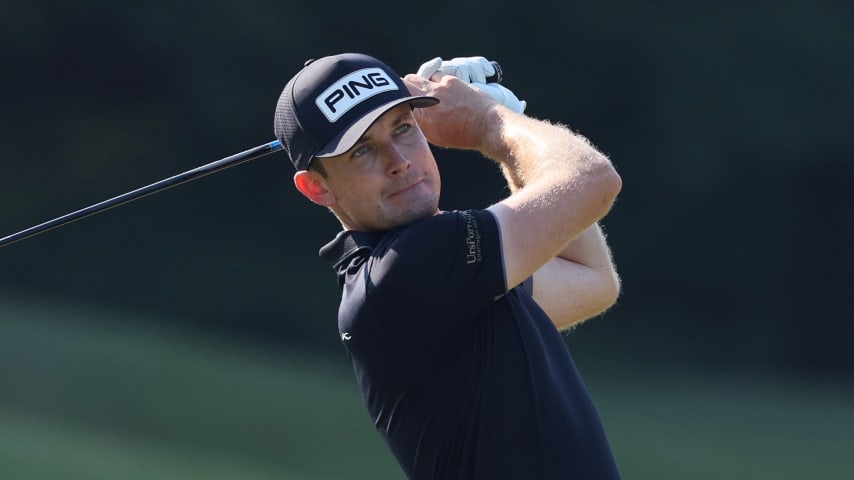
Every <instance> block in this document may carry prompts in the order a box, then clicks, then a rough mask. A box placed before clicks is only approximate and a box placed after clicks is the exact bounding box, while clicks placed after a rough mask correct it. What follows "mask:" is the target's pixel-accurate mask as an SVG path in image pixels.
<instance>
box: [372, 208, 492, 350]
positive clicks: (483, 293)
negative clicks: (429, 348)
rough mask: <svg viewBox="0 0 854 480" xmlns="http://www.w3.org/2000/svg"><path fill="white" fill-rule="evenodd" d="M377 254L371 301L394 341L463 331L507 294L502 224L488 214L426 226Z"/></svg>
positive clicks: (456, 216)
mask: <svg viewBox="0 0 854 480" xmlns="http://www.w3.org/2000/svg"><path fill="white" fill-rule="evenodd" d="M377 253H378V254H377ZM375 254H376V255H374V256H373V259H372V261H371V263H370V268H369V277H368V281H369V284H368V288H367V292H366V294H367V298H366V301H367V302H369V303H370V305H371V310H372V311H373V312H375V314H377V316H378V317H379V320H380V321H381V322H382V323H383V324H384V329H385V330H387V331H388V332H390V333H391V334H393V335H394V336H403V337H410V336H411V335H414V334H416V333H417V335H419V336H422V337H423V336H424V335H428V336H429V332H436V331H447V330H448V329H454V328H464V327H465V326H466V325H465V324H466V322H469V323H470V322H473V321H474V320H475V319H476V318H478V317H479V316H480V315H481V314H482V313H483V312H485V311H486V310H487V309H489V308H490V307H491V306H492V305H493V303H494V302H495V300H496V298H498V297H499V296H501V295H502V294H504V293H505V291H506V286H505V277H504V263H503V258H502V253H501V239H500V233H499V229H498V223H497V221H496V219H495V217H493V216H492V214H491V213H489V212H488V211H486V210H468V211H459V212H447V213H442V214H440V215H436V216H434V217H431V218H429V219H424V220H421V221H419V222H416V223H414V224H413V225H411V226H409V227H407V228H405V229H403V230H402V231H400V232H399V233H395V234H394V235H392V236H391V238H390V240H389V241H388V242H387V243H385V244H384V245H383V246H382V248H381V251H379V252H375Z"/></svg>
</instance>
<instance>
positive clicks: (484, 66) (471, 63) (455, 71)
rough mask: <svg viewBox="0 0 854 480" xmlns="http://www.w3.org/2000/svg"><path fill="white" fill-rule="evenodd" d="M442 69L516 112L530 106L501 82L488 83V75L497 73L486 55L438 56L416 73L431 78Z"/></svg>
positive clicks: (424, 64)
mask: <svg viewBox="0 0 854 480" xmlns="http://www.w3.org/2000/svg"><path fill="white" fill-rule="evenodd" d="M440 71H441V72H442V73H445V74H447V75H453V76H455V77H457V78H459V79H460V80H462V81H464V82H466V83H469V84H471V86H473V87H475V88H477V89H478V90H480V91H482V92H485V93H487V94H489V96H491V97H492V98H494V99H495V100H496V101H498V102H499V103H501V104H502V105H504V106H505V107H507V108H509V109H510V110H513V111H514V112H517V113H522V112H524V111H525V107H527V106H528V103H527V102H525V101H524V100H519V98H518V97H517V96H516V94H514V93H513V92H512V91H510V89H509V88H507V87H505V86H503V85H501V84H500V83H486V77H489V76H490V75H495V67H493V66H492V63H490V62H489V60H487V59H486V58H484V57H457V58H454V59H452V60H442V58H441V57H436V58H434V59H432V60H428V61H427V62H424V63H423V64H421V67H419V68H418V72H417V73H416V75H418V76H419V77H422V78H430V76H431V75H433V74H434V73H436V72H440Z"/></svg>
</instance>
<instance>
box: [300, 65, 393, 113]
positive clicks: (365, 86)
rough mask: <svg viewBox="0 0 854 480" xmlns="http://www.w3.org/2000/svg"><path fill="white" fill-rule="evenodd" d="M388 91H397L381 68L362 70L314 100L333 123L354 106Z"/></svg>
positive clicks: (336, 83) (347, 76) (334, 84)
mask: <svg viewBox="0 0 854 480" xmlns="http://www.w3.org/2000/svg"><path fill="white" fill-rule="evenodd" d="M389 90H399V87H398V86H397V84H396V83H394V80H392V79H391V77H389V76H388V74H387V73H385V72H384V71H383V70H382V69H381V68H377V67H372V68H363V69H362V70H357V71H355V72H353V73H350V74H348V75H345V76H344V77H342V78H341V79H339V80H338V81H337V82H335V83H333V84H332V85H330V86H329V88H327V89H326V90H324V91H323V93H321V94H320V95H318V96H317V98H315V99H314V104H315V105H317V108H319V109H320V111H321V112H323V115H324V116H326V118H327V120H329V121H330V122H335V121H336V120H338V119H339V118H341V116H343V115H344V114H345V113H347V112H349V111H350V110H352V109H353V107H355V106H356V105H358V104H360V103H362V102H364V101H365V100H367V99H369V98H371V97H373V96H374V95H376V94H378V93H382V92H387V91H389Z"/></svg>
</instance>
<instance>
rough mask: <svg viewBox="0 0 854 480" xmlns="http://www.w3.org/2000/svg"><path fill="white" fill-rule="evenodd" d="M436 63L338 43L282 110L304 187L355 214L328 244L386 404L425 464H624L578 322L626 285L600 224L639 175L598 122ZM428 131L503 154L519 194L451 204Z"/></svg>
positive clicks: (508, 468)
mask: <svg viewBox="0 0 854 480" xmlns="http://www.w3.org/2000/svg"><path fill="white" fill-rule="evenodd" d="M440 66H441V65H440ZM469 66H470V67H472V66H471V65H469ZM472 68H476V66H474V67H472ZM430 70H431V71H429V72H427V73H423V76H419V75H414V74H410V75H407V76H406V77H405V78H404V79H401V78H400V77H399V76H398V75H397V74H396V73H395V72H394V71H392V70H391V69H390V68H389V67H388V66H386V65H384V64H383V63H381V62H380V61H379V60H377V59H375V58H372V57H369V56H364V55H360V54H342V55H336V56H331V57H325V58H322V59H319V60H316V61H313V62H311V63H308V64H307V65H306V66H305V68H304V69H303V70H302V71H300V72H299V73H297V75H296V76H294V77H293V78H292V79H291V80H290V82H289V83H288V84H287V86H286V87H285V89H284V91H283V92H282V95H281V97H280V99H279V102H278V105H277V108H276V118H275V131H276V137H277V138H278V139H279V140H280V141H281V142H282V144H283V145H284V146H285V149H286V151H287V152H288V155H289V156H290V158H291V160H292V162H293V163H294V165H295V166H296V168H297V173H296V175H295V176H294V183H295V185H296V188H297V189H298V190H299V191H300V192H301V193H302V194H303V195H305V196H306V197H308V199H310V200H311V201H312V202H315V203H317V204H319V205H322V206H325V207H327V208H328V209H329V210H331V211H332V212H333V213H334V214H335V215H336V217H337V218H338V220H339V221H340V222H341V225H342V227H343V231H342V232H341V233H340V234H339V235H338V236H337V237H336V239H335V240H334V241H332V242H331V243H330V244H328V245H326V246H325V247H323V249H322V250H321V255H322V256H323V257H324V258H325V259H327V260H328V261H330V262H331V264H332V266H333V267H334V268H335V269H336V271H337V273H338V281H339V285H340V286H341V287H342V289H343V291H342V299H341V305H340V309H339V317H338V327H339V333H340V335H341V340H342V343H343V345H344V348H345V349H346V350H347V352H348V354H349V355H350V358H351V359H352V362H353V366H354V369H355V373H356V377H357V382H358V385H359V387H360V389H361V391H362V395H363V397H364V401H365V404H366V406H367V409H368V412H369V414H370V415H371V418H372V419H373V421H374V424H375V426H376V428H377V430H378V431H379V432H380V433H381V435H382V436H383V438H384V439H385V441H386V443H387V444H388V446H389V448H390V449H391V451H392V452H393V454H394V455H395V457H396V458H397V460H398V461H399V463H400V465H401V466H402V468H403V470H404V471H405V473H406V475H407V476H408V477H409V478H414V479H428V478H429V479H457V478H466V479H469V478H471V479H490V480H497V479H553V478H561V479H564V478H567V479H575V478H577V479H585V480H590V479H615V478H619V474H618V472H617V468H616V465H615V462H614V459H613V458H612V455H611V452H610V448H609V446H608V443H607V440H606V438H605V435H604V432H603V429H602V426H601V424H600V421H599V418H598V415H597V413H596V411H595V408H594V406H593V404H592V402H591V400H590V398H589V395H588V393H587V391H586V388H585V386H584V384H583V383H582V381H581V378H580V377H579V374H578V372H577V371H576V369H575V366H574V364H573V361H572V359H571V357H570V354H569V351H568V349H567V347H566V344H565V342H564V341H563V337H562V335H561V333H560V330H564V329H568V328H570V327H572V326H573V325H575V324H577V323H578V322H580V321H582V320H584V319H586V318H589V317H591V316H593V315H596V314H598V313H600V312H602V311H604V310H605V309H607V308H608V307H609V306H610V305H612V304H613V303H614V302H615V301H616V298H617V296H618V293H619V281H618V278H617V275H616V273H615V271H614V268H613V265H612V262H611V256H610V252H609V250H608V247H607V245H606V243H605V239H604V237H603V234H602V232H601V230H600V228H599V227H598V225H597V221H598V220H599V219H601V218H602V217H603V216H604V215H605V214H606V213H607V212H608V211H609V209H610V207H611V206H612V204H613V202H614V200H615V198H616V196H617V194H618V192H619V190H620V188H621V179H620V177H619V176H618V175H617V173H616V172H615V170H614V168H613V167H612V165H611V163H610V162H609V161H608V159H607V158H605V156H603V155H602V154H601V153H599V152H598V151H596V150H595V149H594V148H593V147H592V146H591V145H590V144H589V143H588V142H587V141H586V140H585V139H584V138H583V137H580V136H578V135H575V134H573V133H571V132H570V131H569V130H568V129H566V128H564V127H562V126H559V125H553V124H550V123H548V122H545V121H539V120H535V119H533V118H530V117H527V116H525V115H522V114H520V113H516V112H514V111H512V110H511V109H509V108H507V107H506V106H504V105H503V104H502V103H499V102H498V101H496V99H495V98H493V97H491V96H490V95H488V94H486V93H484V92H483V91H481V90H479V89H477V88H475V87H474V86H473V85H472V84H469V83H466V82H465V81H463V80H461V79H460V78H457V77H456V76H454V75H449V74H447V73H445V72H444V71H443V70H442V69H441V68H435V69H430ZM483 73H484V72H483V71H480V76H481V77H482V76H483ZM487 73H489V72H487ZM425 77H428V78H425ZM494 86H495V85H493V87H494ZM502 93H503V94H505V95H506V97H507V98H509V99H510V101H508V102H507V103H515V105H517V106H518V99H516V97H515V95H513V94H512V92H510V91H509V90H506V89H503V90H502ZM498 98H501V97H500V96H499V97H498ZM522 107H523V108H524V104H523V105H522ZM517 110H518V109H517ZM429 144H433V145H437V146H442V147H451V148H459V149H472V150H477V151H479V152H481V153H482V154H483V155H485V156H487V157H488V158H491V159H493V160H494V161H496V162H497V163H498V164H499V165H500V166H501V168H502V171H503V173H504V175H505V177H506V179H507V181H508V184H509V186H510V190H511V195H510V196H508V197H507V198H505V199H504V200H502V201H500V202H499V203H497V204H495V205H493V206H491V207H489V208H487V209H486V210H468V211H453V212H440V211H439V210H438V201H439V192H440V178H439V171H438V167H437V165H436V161H435V159H434V157H433V154H432V153H431V150H430V147H429ZM472 183H473V184H475V185H476V182H472Z"/></svg>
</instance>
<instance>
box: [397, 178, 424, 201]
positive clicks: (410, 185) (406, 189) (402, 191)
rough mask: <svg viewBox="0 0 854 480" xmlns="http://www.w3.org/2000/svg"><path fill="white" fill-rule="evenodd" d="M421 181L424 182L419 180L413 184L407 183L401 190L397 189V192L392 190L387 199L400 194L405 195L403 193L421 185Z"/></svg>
mask: <svg viewBox="0 0 854 480" xmlns="http://www.w3.org/2000/svg"><path fill="white" fill-rule="evenodd" d="M423 181H424V180H423V179H419V180H417V181H415V182H413V183H409V184H407V185H406V186H405V187H403V188H399V189H397V190H394V191H393V192H391V194H389V197H394V196H397V195H400V194H401V193H405V192H407V191H409V190H411V189H412V188H413V187H415V186H416V185H418V184H420V183H421V182H423Z"/></svg>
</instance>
